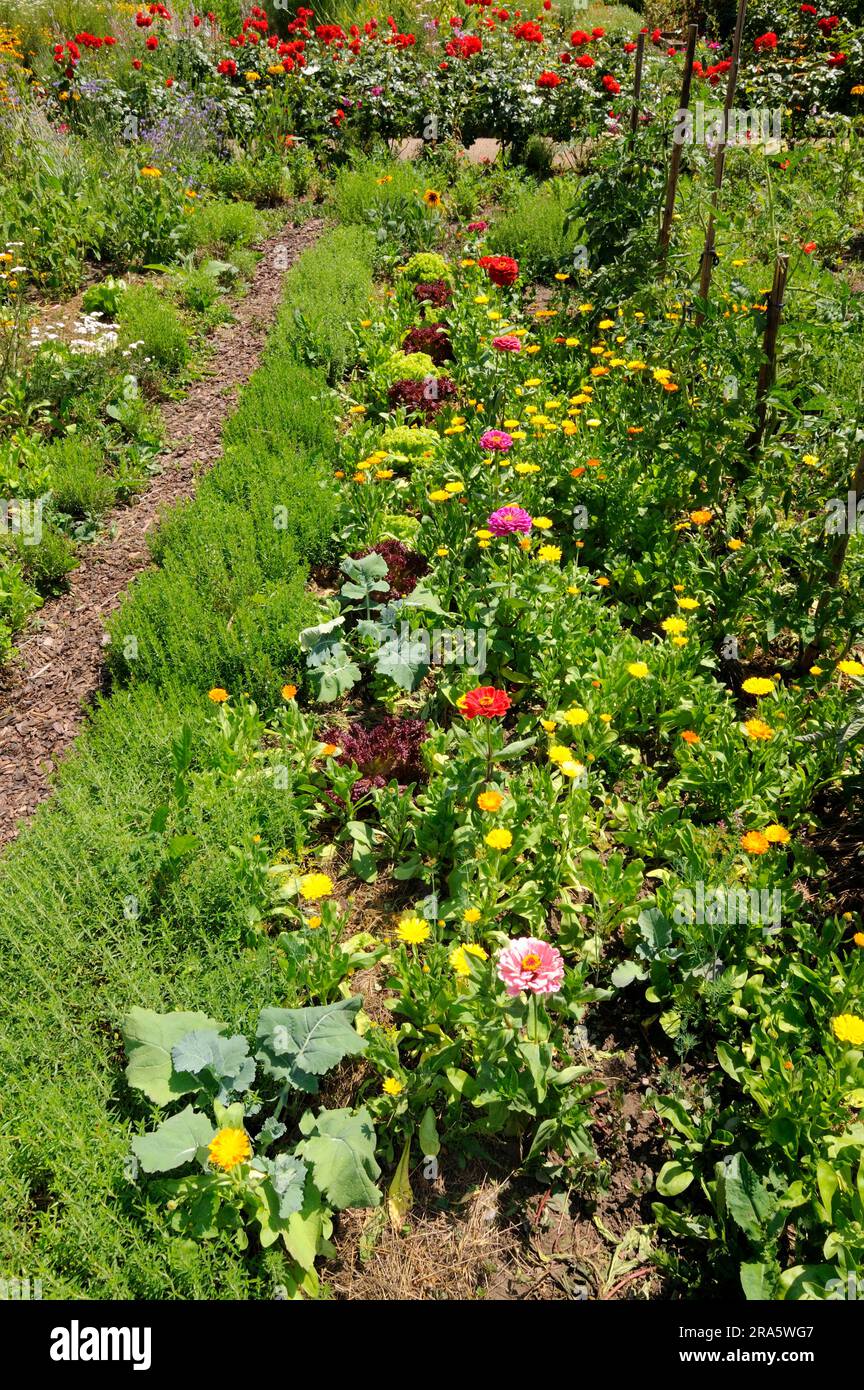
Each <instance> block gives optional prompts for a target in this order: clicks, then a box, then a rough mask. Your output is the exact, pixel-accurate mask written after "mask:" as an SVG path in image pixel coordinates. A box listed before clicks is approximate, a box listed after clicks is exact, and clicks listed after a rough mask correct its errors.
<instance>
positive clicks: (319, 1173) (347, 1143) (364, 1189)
mask: <svg viewBox="0 0 864 1390" xmlns="http://www.w3.org/2000/svg"><path fill="white" fill-rule="evenodd" d="M300 1132H301V1133H302V1134H304V1135H305V1136H306V1138H305V1139H304V1140H303V1141H302V1142H301V1143H300V1144H298V1145H297V1149H296V1152H297V1153H298V1154H300V1155H301V1157H303V1158H305V1159H306V1161H307V1162H308V1163H309V1165H310V1166H311V1168H312V1177H313V1180H314V1182H315V1186H316V1187H317V1188H318V1190H319V1191H320V1192H323V1193H324V1196H325V1197H326V1198H327V1201H328V1202H329V1203H330V1205H331V1207H335V1208H336V1210H337V1211H341V1210H343V1208H345V1207H377V1206H379V1204H380V1202H381V1193H380V1191H379V1190H378V1188H377V1187H376V1186H375V1179H376V1178H377V1177H378V1176H379V1175H380V1172H381V1169H380V1168H379V1167H378V1164H377V1163H376V1162H375V1129H374V1126H373V1124H372V1120H371V1117H370V1115H369V1112H368V1111H367V1110H366V1109H362V1110H357V1111H352V1110H322V1111H321V1112H320V1113H319V1114H318V1115H317V1116H316V1115H313V1114H312V1112H311V1110H307V1112H306V1114H305V1115H304V1116H303V1118H302V1119H301V1121H300Z"/></svg>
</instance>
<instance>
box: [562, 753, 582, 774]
mask: <svg viewBox="0 0 864 1390" xmlns="http://www.w3.org/2000/svg"><path fill="white" fill-rule="evenodd" d="M559 767H560V769H561V771H562V772H563V774H564V776H565V777H572V778H575V777H581V776H582V775H583V774H584V772H585V764H584V763H580V762H577V761H576V759H575V758H565V759H564V761H563V763H559Z"/></svg>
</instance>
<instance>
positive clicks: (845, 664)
mask: <svg viewBox="0 0 864 1390" xmlns="http://www.w3.org/2000/svg"><path fill="white" fill-rule="evenodd" d="M837 670H838V671H842V673H843V675H844V676H864V666H862V664H861V662H860V661H838V662H837Z"/></svg>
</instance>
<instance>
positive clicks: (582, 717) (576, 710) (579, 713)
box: [563, 705, 591, 729]
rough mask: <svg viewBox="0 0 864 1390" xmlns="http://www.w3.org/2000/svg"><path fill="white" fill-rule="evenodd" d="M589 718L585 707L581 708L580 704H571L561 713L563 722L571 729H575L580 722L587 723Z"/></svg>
mask: <svg viewBox="0 0 864 1390" xmlns="http://www.w3.org/2000/svg"><path fill="white" fill-rule="evenodd" d="M590 718H591V716H590V714H589V713H588V711H587V709H583V708H582V706H581V705H571V706H570V708H569V709H568V710H565V711H564V714H563V719H564V723H565V724H569V725H570V726H571V728H573V729H577V728H578V727H579V725H580V724H587V723H588V720H589V719H590Z"/></svg>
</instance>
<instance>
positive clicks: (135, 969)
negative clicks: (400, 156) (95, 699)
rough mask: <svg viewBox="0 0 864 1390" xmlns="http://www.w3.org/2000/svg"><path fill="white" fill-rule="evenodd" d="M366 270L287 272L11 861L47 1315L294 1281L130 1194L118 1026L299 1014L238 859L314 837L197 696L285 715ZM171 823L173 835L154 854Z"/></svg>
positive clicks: (10, 993)
mask: <svg viewBox="0 0 864 1390" xmlns="http://www.w3.org/2000/svg"><path fill="white" fill-rule="evenodd" d="M371 257H372V246H371V243H370V240H369V238H368V237H367V235H366V234H365V233H362V232H358V231H356V230H355V231H354V232H351V231H339V232H334V233H331V234H330V235H329V236H328V237H326V238H325V239H324V240H323V241H322V243H321V244H320V245H319V247H317V248H315V249H314V250H313V251H310V252H307V253H306V255H305V256H304V257H303V258H302V259H301V261H300V263H299V264H298V266H297V267H296V268H295V270H294V271H293V272H292V274H291V276H290V277H289V284H288V293H287V301H286V309H285V311H284V312H283V315H282V317H281V319H280V322H279V324H278V325H277V327H276V329H275V330H274V332H273V335H272V339H271V343H270V346H269V348H268V351H267V353H266V354H265V358H264V360H263V362H262V364H261V366H260V367H259V369H258V372H257V373H256V375H255V376H254V377H253V379H252V381H251V383H250V384H249V386H248V387H247V389H246V391H245V392H244V394H243V396H242V398H241V403H240V407H239V409H238V412H237V414H236V416H235V417H234V419H233V420H232V421H231V423H230V427H229V429H228V430H227V431H226V436H227V443H228V447H227V450H226V453H225V455H224V457H223V459H222V460H221V461H220V462H219V463H218V464H217V465H216V466H215V467H214V469H213V470H212V472H211V473H210V474H209V475H208V476H207V478H206V479H205V480H204V482H203V483H202V484H201V487H200V488H199V490H198V494H197V496H196V498H195V500H194V501H193V502H192V503H191V504H189V505H188V506H186V507H184V508H182V509H180V510H179V511H177V512H175V513H174V514H173V516H171V517H170V518H169V519H168V521H167V522H166V523H165V525H164V526H163V528H162V529H161V531H160V532H159V534H158V536H157V538H156V540H155V543H154V554H155V556H156V558H157V560H158V562H159V569H158V570H156V571H155V572H154V573H152V574H148V575H147V576H145V577H144V578H143V579H142V580H140V581H139V582H138V584H136V585H135V587H134V588H133V590H132V592H131V594H130V596H129V598H128V600H127V602H126V604H125V605H124V607H123V609H122V610H121V614H120V616H119V617H118V619H117V621H116V622H115V625H114V630H115V633H116V632H118V631H119V630H120V629H123V628H124V627H126V628H128V627H129V625H130V624H133V625H134V627H135V630H136V631H137V632H138V633H139V635H140V638H141V641H140V645H139V651H140V656H139V659H138V662H137V663H136V662H133V661H129V662H126V663H125V665H124V663H123V662H122V659H121V658H120V657H118V656H117V653H116V652H115V658H114V659H115V664H116V665H117V666H118V674H119V675H121V676H123V677H124V678H125V679H126V680H127V681H128V682H129V683H128V685H127V687H126V688H122V687H121V686H119V685H118V686H117V687H115V689H114V691H113V693H112V694H111V695H110V696H109V697H107V698H106V699H105V700H104V701H103V702H102V703H101V705H100V706H99V708H98V709H97V710H96V712H95V714H94V715H93V717H92V719H91V720H90V723H89V726H88V729H87V730H86V732H85V734H84V735H83V736H82V737H81V738H80V739H79V741H78V745H77V748H76V751H75V753H74V755H73V756H72V757H71V758H70V759H69V760H68V762H67V763H66V764H65V766H64V769H63V771H62V773H61V775H60V777H59V785H58V788H57V791H56V794H55V796H54V797H53V798H52V799H51V800H50V801H48V802H47V803H45V804H44V805H43V806H42V808H41V809H40V811H39V813H38V814H37V816H36V818H35V820H34V822H33V824H32V825H31V826H30V828H29V829H27V830H25V831H24V832H23V833H22V835H21V837H20V838H19V840H18V841H17V842H16V843H15V844H14V845H13V846H12V847H11V848H10V849H9V850H8V851H7V853H6V854H5V856H4V857H3V859H2V860H0V901H2V903H3V909H2V913H0V956H2V961H3V967H2V968H3V973H4V977H5V978H4V991H3V992H4V997H5V999H6V1018H5V1025H4V1029H3V1040H2V1042H0V1059H2V1063H0V1064H2V1070H3V1075H4V1082H3V1099H4V1105H3V1128H2V1132H0V1192H2V1197H0V1204H2V1208H0V1209H2V1216H0V1262H2V1265H3V1268H4V1270H6V1271H8V1272H9V1273H10V1274H13V1273H18V1274H25V1273H26V1274H29V1275H30V1277H31V1278H41V1279H42V1282H43V1295H44V1297H46V1298H62V1297H77V1298H92V1299H107V1298H120V1299H135V1298H160V1299H165V1298H178V1299H180V1298H182V1299H191V1298H250V1297H252V1298H256V1297H262V1298H266V1297H270V1296H272V1290H273V1284H274V1283H276V1282H280V1265H281V1256H280V1255H279V1254H278V1252H276V1251H271V1252H268V1253H266V1254H262V1255H259V1256H256V1257H253V1258H251V1259H250V1258H249V1257H248V1256H246V1255H242V1254H240V1253H239V1252H237V1251H236V1250H235V1249H234V1248H233V1247H232V1246H230V1245H229V1244H227V1243H225V1244H223V1243H220V1242H213V1243H210V1242H207V1243H205V1244H202V1245H200V1246H195V1245H193V1244H192V1243H191V1242H187V1241H183V1240H180V1239H178V1238H176V1237H174V1236H172V1235H171V1234H170V1232H169V1230H168V1228H167V1223H166V1216H165V1214H164V1213H161V1212H157V1211H155V1210H154V1209H153V1208H151V1207H149V1206H148V1205H147V1204H146V1203H145V1202H144V1200H143V1198H142V1196H141V1195H140V1194H139V1192H138V1189H137V1188H135V1187H134V1186H133V1185H131V1184H130V1183H129V1182H128V1181H127V1180H126V1178H125V1175H124V1160H125V1156H126V1154H127V1152H128V1147H129V1127H130V1124H132V1125H140V1126H141V1127H143V1126H144V1123H145V1121H146V1120H147V1119H148V1118H149V1117H148V1116H146V1115H145V1114H144V1112H143V1110H142V1107H141V1105H140V1100H139V1099H136V1098H134V1097H132V1096H131V1095H130V1093H129V1092H128V1090H127V1088H126V1085H125V1081H124V1077H123V1066H122V1046H121V1041H120V1037H119V1032H118V1025H119V1023H120V1020H121V1019H122V1017H123V1015H124V1014H125V1013H126V1012H127V1010H128V1009H129V1007H130V1006H132V1005H134V1004H138V1005H142V1006H145V1007H151V1008H156V1009H163V1010H168V1009H172V1008H196V1009H197V1008H201V1009H206V1010H207V1011H209V1012H211V1013H212V1014H213V1015H214V1016H215V1017H219V1018H221V1019H224V1020H225V1021H226V1022H229V1023H230V1024H232V1025H233V1026H234V1027H236V1028H242V1027H244V1026H246V1027H247V1028H248V1026H249V1025H250V1024H251V1023H252V1022H254V1018H255V1017H256V1016H257V1011H258V1010H259V1009H260V1008H261V1007H262V1006H263V1005H266V1004H271V1003H277V1002H282V1001H283V999H284V994H283V991H282V990H281V989H280V988H279V987H278V986H274V984H273V982H272V980H271V978H270V975H269V965H268V960H269V957H268V956H266V955H265V954H264V953H262V952H258V951H255V950H251V949H248V948H247V949H243V948H242V943H241V932H242V928H243V924H244V922H245V910H246V907H247V905H248V902H247V896H246V894H247V890H246V887H245V883H244V879H243V877H242V875H241V874H240V873H239V872H237V870H236V869H235V865H236V862H237V861H236V859H235V857H234V856H232V854H231V853H230V848H231V846H232V845H238V844H240V843H241V842H243V841H244V840H247V839H248V838H249V837H251V835H252V834H253V833H254V834H260V835H261V837H262V841H263V843H264V844H265V845H266V846H267V847H268V850H270V851H271V852H272V853H273V854H275V853H277V852H279V851H280V850H283V849H284V850H285V851H286V852H287V853H288V854H291V853H294V852H296V850H297V848H298V846H299V844H300V842H301V841H302V836H303V826H302V825H300V824H299V823H298V819H297V816H296V813H295V811H294V810H293V807H292V798H291V794H290V791H288V792H285V793H280V794H279V795H278V796H274V793H273V789H272V784H271V783H270V782H269V781H266V780H265V779H260V780H259V779H257V778H255V777H254V776H253V777H247V778H242V779H238V778H236V777H235V776H233V774H231V773H230V772H229V773H225V774H222V773H220V772H218V771H214V770H212V768H211V767H210V764H212V763H213V762H214V761H215V760H214V759H212V758H208V757H207V756H206V752H207V745H208V741H210V740H212V739H213V738H214V737H215V726H214V721H213V717H212V715H213V707H212V706H211V705H210V704H209V702H208V701H207V698H206V695H205V694H204V692H205V691H206V689H207V687H208V685H209V684H213V683H215V682H216V679H217V676H218V677H219V683H220V684H230V685H233V684H234V679H235V677H236V681H237V683H238V685H241V686H242V689H254V690H260V691H261V692H263V693H264V694H267V695H269V696H270V697H271V699H275V698H278V696H277V695H276V692H275V691H274V689H273V685H272V681H273V679H274V678H275V677H276V676H277V675H278V674H279V673H282V672H285V671H286V670H288V669H289V668H290V660H291V655H290V654H291V648H292V642H293V639H294V637H295V636H296V632H297V629H298V627H299V626H301V625H302V623H303V621H304V620H305V617H306V616H307V614H308V613H311V608H309V605H308V600H307V599H306V598H305V596H304V594H303V578H304V573H305V569H304V566H305V564H306V563H307V562H308V561H309V560H310V559H313V558H314V557H315V556H316V555H318V554H320V553H323V548H324V546H325V545H326V542H327V532H328V528H329V524H330V504H329V500H328V497H327V491H326V487H325V486H324V485H323V483H324V474H323V471H322V468H321V464H320V462H319V455H320V453H321V451H322V450H325V449H326V448H327V445H328V443H329V441H330V440H331V439H332V425H331V423H330V417H329V412H328V411H327V410H326V409H325V408H324V403H325V402H326V399H327V398H326V381H327V377H328V375H329V374H331V373H333V372H335V371H336V370H337V364H340V365H345V364H346V362H347V361H348V354H349V344H348V342H347V340H346V339H345V337H344V334H343V332H342V331H341V329H340V328H339V320H340V318H341V317H342V314H343V311H344V305H345V303H346V302H350V301H352V298H353V299H356V300H358V301H359V300H360V299H362V300H363V301H364V302H365V300H366V298H368V295H369V293H370V292H371ZM313 269H314V272H315V273H314V274H313V273H311V271H312V270H313ZM319 274H320V275H321V276H323V277H324V278H325V279H326V283H327V284H328V285H329V287H330V293H331V296H332V298H331V305H330V314H329V316H328V315H327V314H326V312H325V301H324V298H323V297H322V294H321V288H320V283H319V280H318V278H317V277H318V275H319ZM304 289H305V290H308V294H304ZM295 309H296V310H299V311H300V312H303V313H307V314H308V316H309V320H310V322H312V323H314V324H316V343H317V353H318V355H319V357H320V363H319V365H318V366H317V367H315V368H311V367H310V366H309V365H307V364H306V363H304V362H300V361H298V355H299V353H300V342H301V339H300V338H299V336H298V334H297V333H296V331H295V330H294V327H293V325H294V323H295V319H294V317H293V315H294V310H295ZM274 398H275V401H274ZM277 407H278V408H277ZM280 422H281V423H280ZM276 498H279V499H282V500H284V501H285V502H287V504H288V517H287V526H286V528H285V529H284V530H281V529H277V528H275V527H273V526H272V513H271V512H270V509H271V507H272V505H273V504H274V499H276ZM268 520H269V521H270V522H271V524H270V525H268V524H267V522H268ZM262 598H263V602H260V601H259V600H261V599H262ZM229 610H230V612H229ZM115 641H116V639H115ZM196 654H197V659H196ZM224 662H228V668H227V674H226V667H225V666H224V665H223V663H224ZM231 663H233V665H232V664H231ZM184 725H186V726H188V728H189V730H190V733H191V739H192V762H191V770H190V773H189V774H188V775H187V777H186V781H187V782H188V784H189V788H190V790H189V797H188V801H187V802H186V803H185V804H180V803H179V802H177V801H176V800H172V787H173V785H174V780H173V779H174V771H173V761H172V745H173V744H174V741H175V740H176V739H177V736H178V734H179V733H180V731H181V729H182V727H183V726H184ZM205 767H206V768H207V769H208V770H204V769H205ZM160 804H164V805H167V806H169V808H170V809H169V820H168V825H167V827H166V830H165V832H164V833H160V834H156V833H153V832H151V828H150V822H151V817H152V814H153V811H154V810H155V809H156V807H158V806H159V805H160ZM181 833H182V834H184V835H191V836H193V837H194V849H193V850H191V851H190V852H189V853H188V854H186V855H184V856H183V857H182V858H181V859H180V860H179V861H176V862H175V861H174V860H172V859H171V858H170V856H168V854H167V843H168V839H170V837H171V836H172V835H176V834H181ZM286 1002H289V1003H291V1002H296V1001H293V1000H289V1001H286Z"/></svg>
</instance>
